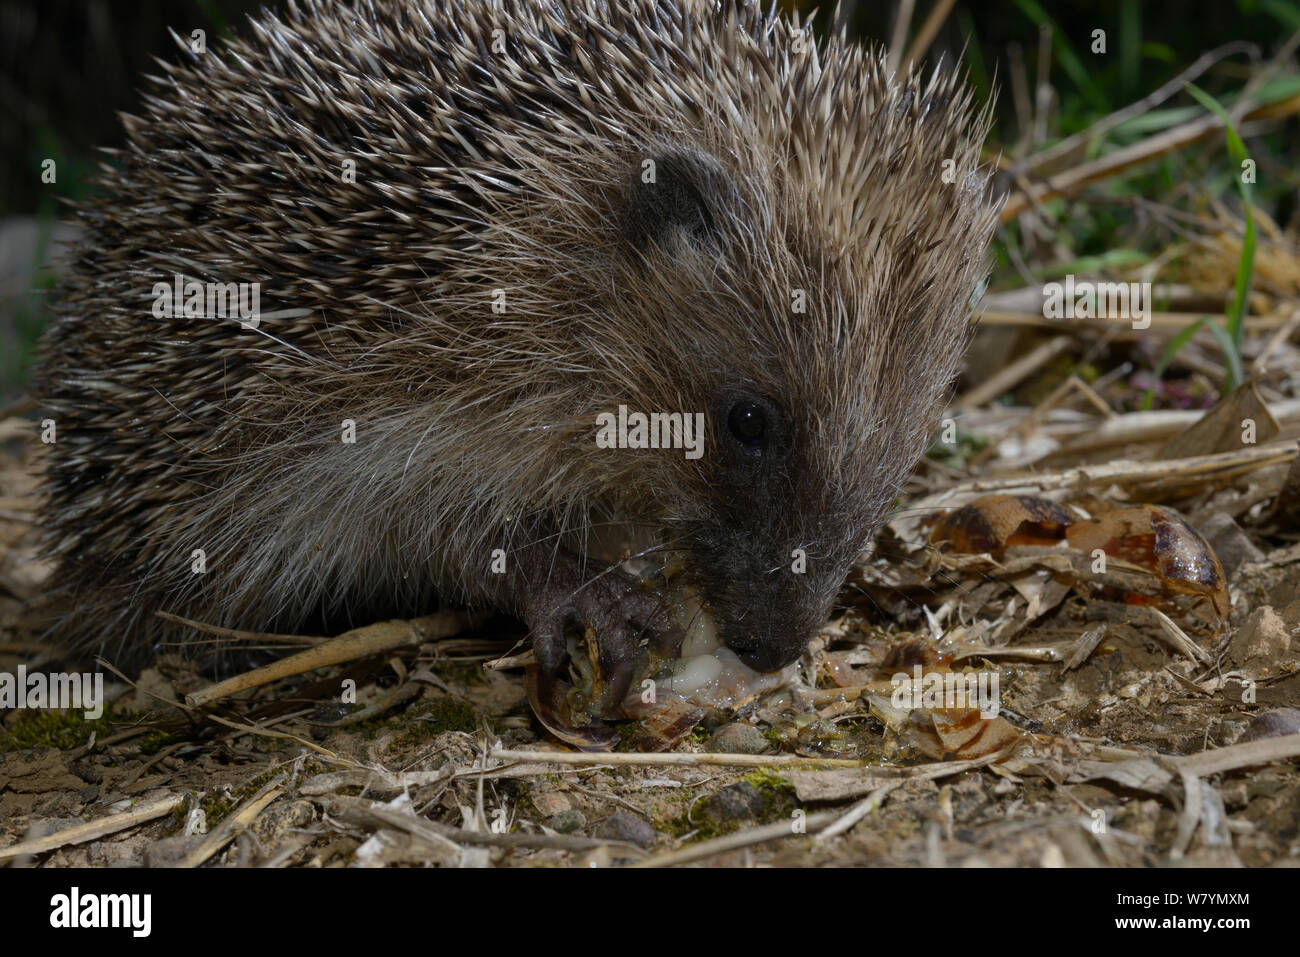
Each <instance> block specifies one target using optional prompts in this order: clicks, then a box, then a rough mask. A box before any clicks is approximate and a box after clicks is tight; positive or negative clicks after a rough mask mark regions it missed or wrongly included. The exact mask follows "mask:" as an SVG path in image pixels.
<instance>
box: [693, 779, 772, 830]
mask: <svg viewBox="0 0 1300 957" xmlns="http://www.w3.org/2000/svg"><path fill="white" fill-rule="evenodd" d="M698 813H700V814H702V815H703V816H704V817H706V818H709V819H711V820H713V821H716V822H717V823H719V824H721V823H723V822H727V821H753V820H757V819H758V818H760V817H762V815H763V795H761V794H759V793H758V788H756V787H754V785H752V784H750V783H749V782H748V781H741V782H740V783H739V784H732V785H730V786H728V787H725V788H723V789H722V790H721V791H719V792H718V793H717V794H715V795H713V797H711V798H709V799H708V800H706V801H704V802H703V806H702V807H701V808H700V811H699V812H698Z"/></svg>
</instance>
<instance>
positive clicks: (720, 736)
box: [708, 722, 771, 754]
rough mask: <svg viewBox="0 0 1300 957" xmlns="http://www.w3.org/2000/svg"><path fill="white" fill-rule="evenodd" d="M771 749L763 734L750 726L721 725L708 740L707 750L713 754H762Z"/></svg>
mask: <svg viewBox="0 0 1300 957" xmlns="http://www.w3.org/2000/svg"><path fill="white" fill-rule="evenodd" d="M770 747H771V744H770V743H769V742H768V740H767V738H766V737H764V735H763V732H762V731H759V730H758V728H756V727H754V726H753V725H752V724H742V723H740V722H737V723H735V724H728V725H723V726H722V727H721V728H719V729H718V730H717V731H715V732H714V733H713V737H711V738H709V743H708V749H709V750H710V751H712V752H714V753H715V754H718V753H720V754H762V753H763V752H765V751H767V750H768V749H769V748H770Z"/></svg>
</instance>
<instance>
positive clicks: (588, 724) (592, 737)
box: [525, 575, 681, 750]
mask: <svg viewBox="0 0 1300 957" xmlns="http://www.w3.org/2000/svg"><path fill="white" fill-rule="evenodd" d="M568 597H569V600H568V601H567V602H565V603H564V604H563V605H561V606H558V607H552V609H551V610H550V611H549V613H548V614H546V616H545V617H544V618H543V619H542V620H541V621H535V622H534V623H533V624H534V631H533V654H534V656H535V658H536V659H537V664H536V665H533V666H530V667H529V668H528V670H527V673H526V676H525V685H526V688H527V691H528V699H529V702H530V703H531V704H532V707H533V712H534V713H535V714H536V715H537V718H538V720H539V721H540V722H541V723H542V725H543V726H545V727H546V729H547V730H548V731H550V732H551V733H552V734H554V735H555V736H556V737H557V738H559V739H560V740H562V741H565V742H567V743H569V744H572V745H574V746H576V747H578V748H582V749H584V750H608V749H610V748H612V747H613V746H614V745H615V744H616V743H617V742H618V739H619V735H618V733H617V732H616V731H615V730H614V729H613V728H611V727H609V726H608V725H607V724H604V723H603V722H602V721H601V719H602V718H605V719H610V718H627V717H633V715H632V714H629V712H628V711H627V709H626V707H625V700H626V699H628V697H629V695H628V692H629V689H630V688H631V687H632V682H633V680H634V679H635V678H636V677H637V673H638V665H640V666H642V667H644V665H645V656H644V655H640V654H639V647H638V646H639V639H640V638H641V636H642V635H643V634H644V635H648V636H649V638H650V644H651V651H652V655H651V657H652V659H653V658H656V657H659V654H658V652H657V651H656V649H660V648H665V649H670V648H672V647H673V646H674V644H675V643H677V644H679V643H680V641H681V636H680V634H677V633H675V629H674V626H672V625H671V624H669V623H668V620H667V619H666V617H665V616H663V613H662V605H663V601H662V598H661V597H660V596H658V595H656V594H655V593H653V592H649V591H646V590H645V589H644V588H641V587H639V586H638V584H637V583H635V582H629V581H627V580H626V579H625V578H619V577H615V576H613V575H610V576H605V577H603V578H601V579H598V580H597V581H595V582H592V583H591V584H590V585H588V587H587V588H584V589H583V590H582V591H581V592H579V593H578V594H576V595H572V596H568ZM575 625H576V626H578V627H580V628H582V630H583V632H584V638H585V641H584V642H583V644H584V645H585V648H584V647H580V646H578V645H576V644H574V645H572V646H570V645H569V644H568V643H566V640H565V634H566V626H575ZM570 652H572V653H573V655H574V656H579V655H580V656H583V657H585V658H586V659H588V660H587V661H586V662H583V664H588V663H589V665H588V667H586V668H579V669H578V670H581V671H583V672H585V674H586V676H587V677H588V678H589V679H590V687H589V688H588V687H581V688H577V689H575V688H574V687H573V685H571V684H570V683H569V682H567V681H564V680H563V679H562V678H561V677H560V676H561V675H563V674H564V673H565V668H564V666H565V664H566V663H568V662H571V661H572V660H573V658H572V656H571V655H570ZM582 683H583V684H585V682H582ZM584 704H585V707H584ZM637 717H639V715H637Z"/></svg>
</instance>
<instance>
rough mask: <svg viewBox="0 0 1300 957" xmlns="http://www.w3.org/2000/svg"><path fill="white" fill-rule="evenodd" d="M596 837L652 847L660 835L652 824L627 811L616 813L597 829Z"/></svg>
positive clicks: (602, 822) (642, 846)
mask: <svg viewBox="0 0 1300 957" xmlns="http://www.w3.org/2000/svg"><path fill="white" fill-rule="evenodd" d="M596 837H599V838H604V839H605V840H607V841H627V842H628V843H629V844H635V845H636V846H637V847H641V848H648V847H651V846H652V845H653V844H654V842H655V841H656V840H657V839H658V837H659V835H658V833H657V832H656V831H655V829H654V828H653V827H651V826H650V822H649V821H647V820H645V819H644V818H641V817H637V816H636V815H635V814H629V813H628V812H627V811H615V812H614V813H613V814H611V815H610V816H609V817H607V818H605V820H603V821H601V822H600V826H599V827H597V828H596Z"/></svg>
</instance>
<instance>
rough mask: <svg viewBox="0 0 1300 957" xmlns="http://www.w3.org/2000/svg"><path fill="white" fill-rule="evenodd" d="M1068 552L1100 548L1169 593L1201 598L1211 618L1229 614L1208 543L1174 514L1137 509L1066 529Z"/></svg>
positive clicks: (1223, 583)
mask: <svg viewBox="0 0 1300 957" xmlns="http://www.w3.org/2000/svg"><path fill="white" fill-rule="evenodd" d="M1066 539H1067V540H1068V541H1069V543H1070V547H1071V548H1077V549H1079V550H1080V551H1085V552H1091V551H1094V550H1096V549H1101V551H1103V552H1104V553H1105V554H1106V555H1107V556H1108V557H1110V558H1118V559H1121V560H1122V561H1126V562H1129V563H1130V564H1133V565H1137V566H1139V567H1141V568H1144V569H1146V570H1147V571H1149V572H1151V574H1153V575H1155V576H1156V578H1158V579H1159V580H1160V583H1161V584H1162V585H1163V586H1164V587H1165V588H1166V589H1168V590H1169V591H1175V592H1182V593H1184V594H1193V595H1204V596H1205V597H1207V598H1208V599H1209V600H1210V602H1211V604H1213V606H1214V611H1215V613H1216V614H1217V615H1218V616H1219V617H1220V618H1224V617H1226V616H1227V614H1228V586H1227V581H1226V580H1225V578H1224V575H1223V566H1222V565H1220V564H1219V559H1218V556H1217V555H1215V554H1214V549H1212V548H1211V547H1210V544H1209V542H1207V541H1206V540H1205V538H1204V537H1203V536H1202V535H1201V533H1200V532H1198V531H1197V530H1196V529H1194V528H1192V526H1191V525H1189V524H1188V523H1187V520H1186V519H1185V518H1183V517H1182V516H1181V515H1179V514H1178V513H1177V512H1175V511H1174V510H1173V509H1169V508H1164V507H1162V506H1160V505H1137V506H1133V507H1131V508H1118V509H1115V510H1114V511H1111V512H1103V513H1102V514H1100V515H1098V516H1097V517H1096V518H1094V519H1089V520H1087V521H1080V522H1076V523H1074V524H1073V525H1071V526H1070V527H1069V529H1067V530H1066Z"/></svg>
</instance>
